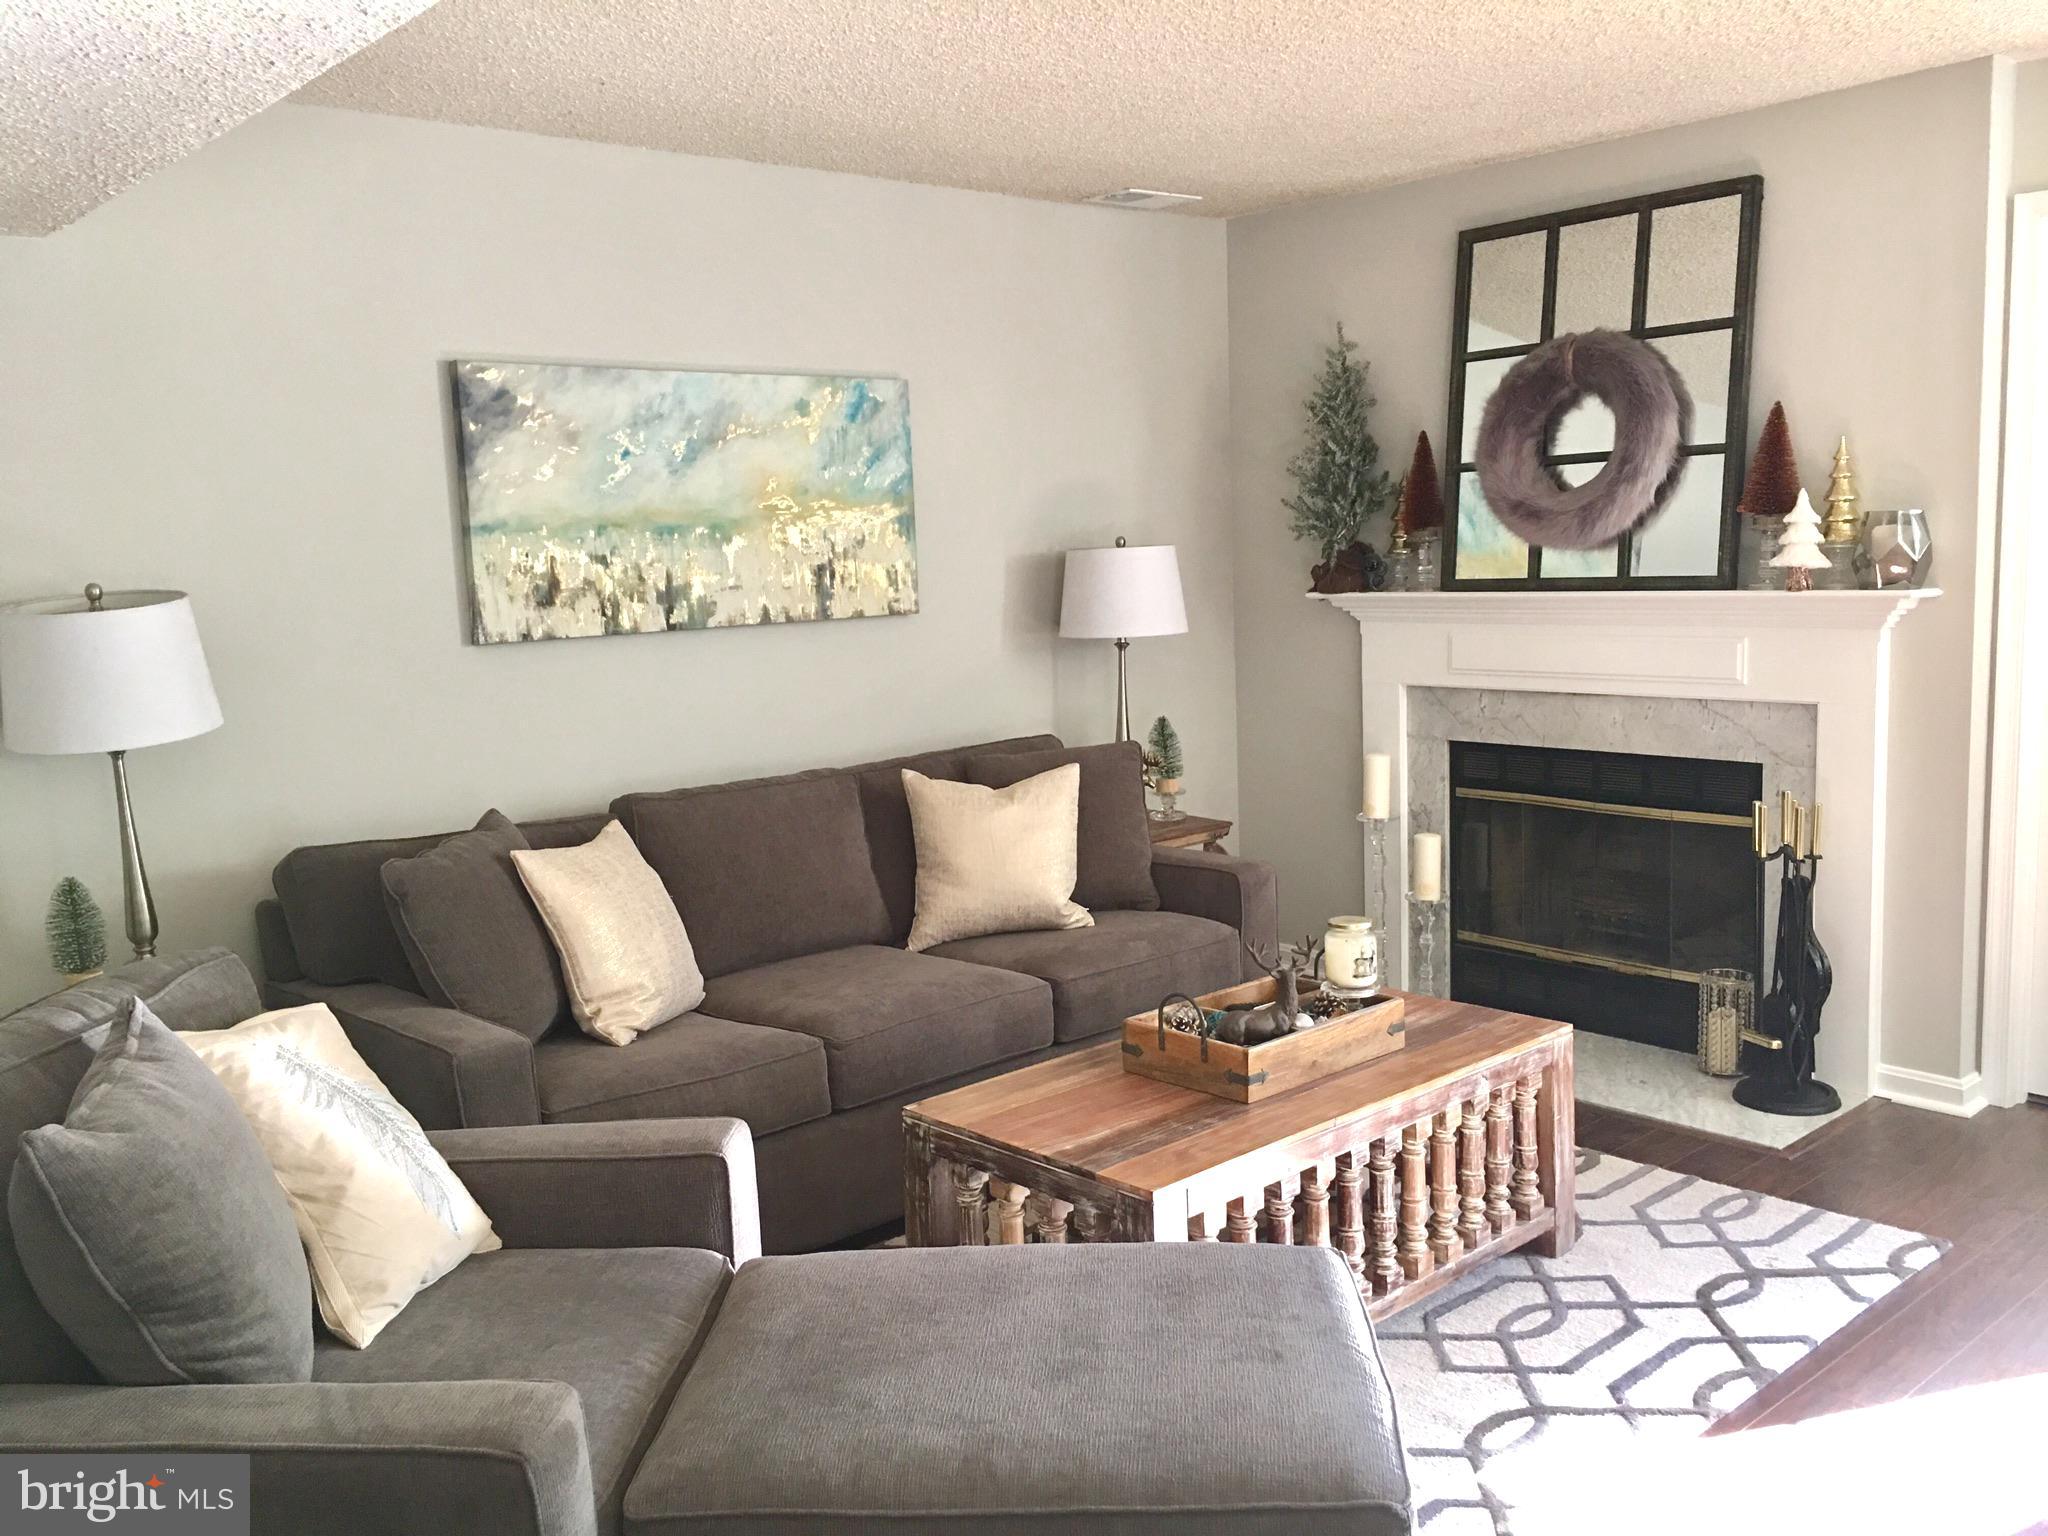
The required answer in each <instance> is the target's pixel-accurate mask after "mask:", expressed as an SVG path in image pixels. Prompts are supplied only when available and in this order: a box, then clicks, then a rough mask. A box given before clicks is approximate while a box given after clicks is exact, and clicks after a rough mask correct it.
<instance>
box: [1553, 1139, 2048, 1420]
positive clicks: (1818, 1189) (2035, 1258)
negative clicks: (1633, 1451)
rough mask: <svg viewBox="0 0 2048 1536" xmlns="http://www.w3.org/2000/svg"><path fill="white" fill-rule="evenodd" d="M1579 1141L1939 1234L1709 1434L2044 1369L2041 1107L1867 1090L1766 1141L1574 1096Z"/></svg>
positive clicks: (2047, 1152) (2047, 1302) (2046, 1260)
mask: <svg viewBox="0 0 2048 1536" xmlns="http://www.w3.org/2000/svg"><path fill="white" fill-rule="evenodd" d="M1579 1142H1580V1145H1582V1146H1586V1147H1593V1148H1596V1149H1598V1150H1600V1151H1603V1152H1611V1153H1613V1154H1615V1155H1616V1156H1619V1157H1626V1158H1630V1159H1632V1160H1634V1161H1636V1162H1643V1163H1655V1164H1656V1165H1658V1166H1659V1167H1663V1168H1671V1169H1675V1170H1677V1171H1678V1172H1681V1173H1691V1174H1696V1175H1698V1176H1699V1177H1700V1178H1703V1179H1711V1180H1714V1181H1715V1182H1717V1183H1721V1184H1732V1185H1736V1186H1738V1187H1740V1188H1743V1189H1755V1190H1761V1191H1762V1192H1764V1193H1765V1194H1771V1195H1779V1196H1783V1197H1784V1198H1786V1199H1791V1200H1798V1201H1801V1202H1803V1203H1805V1204H1807V1205H1817V1206H1822V1207H1825V1208H1826V1209H1828V1210H1833V1211H1844V1212H1847V1213H1849V1214H1850V1215H1854V1216H1866V1217H1869V1218H1870V1219H1872V1220H1874V1221H1882V1222H1887V1223H1890V1224H1891V1225H1894V1226H1900V1227H1907V1228H1911V1229H1913V1230H1915V1231H1920V1232H1927V1233H1931V1234H1933V1235H1935V1236H1938V1237H1945V1238H1947V1239H1948V1240H1949V1241H1950V1242H1951V1243H1953V1244H1954V1247H1953V1248H1952V1249H1951V1250H1950V1252H1949V1253H1948V1254H1946V1255H1945V1256H1944V1257H1943V1258H1942V1259H1941V1260H1940V1261H1939V1262H1938V1263H1936V1264H1935V1265H1933V1266H1932V1267H1931V1268H1930V1269H1928V1270H1927V1271H1925V1272H1924V1273H1922V1274H1920V1275H1917V1276H1915V1277H1914V1278H1913V1279H1912V1280H1911V1281H1909V1282H1908V1283H1907V1284H1906V1285H1905V1286H1903V1287H1901V1288H1900V1290H1899V1291H1898V1292H1896V1293H1895V1294H1894V1295H1892V1296H1889V1297H1887V1298H1886V1299H1885V1300H1884V1301H1883V1302H1881V1303H1879V1304H1878V1305H1877V1306H1875V1307H1872V1308H1871V1309H1870V1310H1869V1311H1868V1312H1866V1313H1864V1314H1863V1315H1862V1316H1861V1317H1860V1318H1859V1319H1857V1321H1856V1322H1854V1323H1852V1324H1851V1325H1850V1326H1849V1327H1847V1328H1845V1329H1844V1330H1843V1331H1842V1332H1840V1333H1838V1334H1836V1335H1835V1336H1834V1337H1833V1338H1831V1339H1829V1340H1827V1341H1826V1342H1825V1343H1824V1344H1823V1345H1822V1346H1821V1347H1820V1349H1818V1350H1817V1351H1815V1352H1814V1353H1813V1354H1812V1355H1810V1356H1808V1357H1807V1358H1806V1359H1805V1360H1804V1361H1802V1362H1801V1363H1800V1364H1799V1365H1797V1366H1795V1367H1794V1368H1793V1369H1791V1370H1789V1371H1787V1372H1786V1373H1785V1374H1784V1375H1783V1376H1781V1377H1779V1378H1778V1379H1777V1380H1776V1381H1775V1382H1773V1383H1772V1384H1771V1385H1770V1386H1769V1387H1767V1388H1766V1389H1765V1390H1764V1391H1763V1392H1761V1393H1759V1394H1758V1395H1757V1396H1756V1397H1755V1398H1754V1399H1752V1400H1751V1401H1750V1402H1749V1403H1747V1404H1746V1405H1744V1406H1743V1407H1742V1408H1740V1409H1738V1410H1736V1411H1735V1412H1734V1413H1731V1414H1729V1415H1728V1416H1727V1417H1726V1418H1724V1419H1722V1420H1721V1421H1720V1422H1719V1423H1718V1424H1716V1425H1715V1426H1714V1429H1713V1430H1712V1433H1714V1434H1717V1435H1723V1434H1735V1433H1740V1432H1741V1431H1743V1430H1746V1429H1751V1428H1762V1427H1768V1426H1772V1425H1779V1424H1788V1423H1793V1422H1797V1421H1800V1420H1804V1419H1810V1418H1813V1417H1816V1416H1818V1415H1821V1414H1829V1413H1837V1412H1840V1411H1843V1410H1845V1409H1853V1408H1866V1407H1873V1406H1876V1405H1878V1404H1883V1403H1893V1402H1898V1401H1900V1400H1902V1399H1905V1398H1909V1397H1916V1396H1920V1395H1923V1394H1926V1393H1932V1392H1941V1391H1947V1390H1949V1389H1951V1388H1956V1387H1966V1386H1975V1385H1981V1384H1985V1383H1990V1382H1995V1381H2002V1380H2008V1379H2011V1378H2014V1377H2020V1376H2029V1375H2035V1374H2039V1373H2044V1372H2048V1107H2042V1106H2039V1105H2027V1106H2023V1107H2020V1108H2016V1109H1989V1110H1985V1111H1983V1112H1982V1113H1981V1114H1979V1115H1977V1116H1976V1117H1975V1118H1974V1119H1969V1120H1961V1119H1956V1118H1954V1117H1952V1116H1948V1115H1938V1114H1933V1113H1930V1112H1929V1111H1927V1110H1919V1109H1905V1108H1902V1107H1900V1106H1899V1105H1896V1104H1892V1103H1889V1102H1887V1101H1885V1100H1882V1099H1873V1100H1871V1101H1870V1102H1869V1103H1866V1104H1864V1105H1861V1106H1860V1107H1858V1108H1857V1109H1855V1110H1854V1111H1852V1112H1851V1113H1849V1114H1847V1115H1844V1116H1843V1117H1842V1118H1841V1119H1840V1120H1837V1121H1835V1122H1833V1123H1832V1124H1829V1125H1826V1126H1823V1127H1822V1128H1821V1129H1820V1130H1819V1131H1817V1132H1815V1133H1814V1134H1813V1135H1812V1136H1810V1137H1808V1138H1806V1139H1805V1140H1804V1141H1802V1142H1800V1143H1798V1144H1796V1145H1794V1146H1792V1147H1789V1148H1786V1149H1785V1150H1784V1151H1777V1152H1773V1151H1764V1150H1759V1149H1757V1148H1755V1147H1751V1146H1741V1145H1737V1144H1735V1143H1732V1142H1728V1141H1723V1140H1720V1139H1718V1138H1715V1137H1711V1136H1707V1135H1704V1134H1702V1133H1699V1132H1695V1131H1688V1130H1684V1129H1679V1128H1675V1127H1672V1126H1668V1125H1662V1124H1659V1123H1656V1122H1652V1121H1647V1120H1639V1119H1636V1118H1634V1117H1633V1116H1629V1115H1622V1114H1616V1113H1614V1112H1613V1111H1610V1110H1604V1109H1600V1108H1598V1107H1596V1106H1593V1105H1587V1104H1581V1105H1580V1106H1579Z"/></svg>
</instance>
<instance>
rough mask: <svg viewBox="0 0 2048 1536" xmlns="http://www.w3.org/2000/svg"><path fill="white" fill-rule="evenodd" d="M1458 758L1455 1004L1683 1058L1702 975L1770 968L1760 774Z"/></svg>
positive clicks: (1700, 766)
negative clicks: (1766, 961) (1756, 809)
mask: <svg viewBox="0 0 2048 1536" xmlns="http://www.w3.org/2000/svg"><path fill="white" fill-rule="evenodd" d="M1450 746H1451V838H1450V841H1451V892H1450V896H1451V994H1452V996H1454V997H1457V998H1461V999H1464V1000H1466V1001H1470V1002H1475V1003H1482V1004H1485V1005H1487V1006H1489V1007H1494V1008H1508V1009H1513V1010H1516V1011H1518V1012H1524V1013H1535V1014H1541V1015H1544V1016H1546V1017H1549V1018H1558V1019H1565V1020H1568V1021H1570V1022H1571V1023H1573V1024H1575V1025H1578V1026H1579V1027H1581V1028H1584V1029H1589V1030H1592V1031H1594V1032H1595V1033H1599V1034H1607V1035H1619V1036H1621V1037H1623V1038H1624V1039H1630V1040H1641V1041H1645V1042H1647V1043H1649V1044H1652V1045H1662V1046H1668V1047H1670V1048H1671V1049H1673V1050H1681V1051H1691V1050H1692V1049H1693V1048H1694V1045H1695V1042H1696V1038H1697V1001H1698V984H1699V973H1700V972H1701V971H1704V970H1708V969H1710V968H1712V967H1715V966H1739V967H1741V968H1742V969H1744V970H1747V971H1748V972H1750V974H1752V975H1756V974H1758V972H1759V971H1760V970H1761V968H1762V951H1763V866H1762V865H1761V864H1759V863H1758V862H1757V860H1756V858H1755V856H1754V855H1753V854H1752V852H1751V849H1750V832H1749V825H1750V817H1749V812H1750V803H1751V802H1752V801H1754V800H1758V799H1761V798H1762V796H1763V769H1762V768H1761V767H1760V766H1758V765H1757V764H1755V763H1732V762H1721V761H1717V760H1714V759H1711V758H1683V757H1648V756H1641V755H1637V754H1635V753H1627V752H1579V751H1567V750H1563V749H1558V748H1548V747H1499V746H1487V745H1484V744H1481V743H1476V742H1464V741H1454V742H1452V743H1451V744H1450Z"/></svg>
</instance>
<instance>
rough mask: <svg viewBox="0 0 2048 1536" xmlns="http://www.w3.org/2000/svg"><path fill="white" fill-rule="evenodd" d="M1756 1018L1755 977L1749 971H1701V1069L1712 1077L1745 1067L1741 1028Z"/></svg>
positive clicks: (1728, 1073) (1733, 1073)
mask: <svg viewBox="0 0 2048 1536" xmlns="http://www.w3.org/2000/svg"><path fill="white" fill-rule="evenodd" d="M1755 1018H1756V981H1755V979H1754V978H1753V977H1751V975H1750V974H1749V972H1747V971H1738V970H1733V969H1729V968H1721V969H1716V970H1711V971H1702V972H1700V1043H1699V1063H1700V1070H1701V1071H1702V1072H1704V1073H1706V1074H1707V1075H1708V1076H1709V1077H1734V1076H1736V1075H1737V1074H1738V1073H1739V1072H1740V1071H1741V1070H1742V1068H1741V1060H1742V1032H1743V1031H1744V1030H1746V1029H1749V1028H1751V1027H1752V1026H1753V1024H1754V1022H1755Z"/></svg>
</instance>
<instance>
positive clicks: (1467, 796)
mask: <svg viewBox="0 0 2048 1536" xmlns="http://www.w3.org/2000/svg"><path fill="white" fill-rule="evenodd" d="M1452 793H1453V794H1454V795H1455V796H1456V797H1457V798H1458V799H1460V800H1499V801H1503V802H1505V803H1507V804H1509V805H1551V806H1556V807H1557V808H1558V809H1559V810H1565V811H1591V812H1592V813H1593V814H1594V815H1596V816H1633V817H1635V818H1637V819H1638V820H1640V821H1684V822H1690V823H1692V824H1693V825H1695V826H1703V827H1740V828H1741V829H1742V830H1743V831H1745V832H1747V831H1748V830H1749V829H1750V819H1749V817H1748V816H1747V815H1742V816H1730V815H1727V814H1725V813H1724V812H1721V811H1674V810H1669V809H1667V808H1666V807H1664V806H1661V805H1613V804H1610V803H1609V802H1607V801H1605V800H1572V799H1568V798H1566V797H1565V796H1563V795H1530V794H1524V793H1522V792H1521V791H1519V790H1513V789H1467V788H1462V787H1461V788H1459V789H1456V790H1453V791H1452ZM1688 974H1690V973H1688Z"/></svg>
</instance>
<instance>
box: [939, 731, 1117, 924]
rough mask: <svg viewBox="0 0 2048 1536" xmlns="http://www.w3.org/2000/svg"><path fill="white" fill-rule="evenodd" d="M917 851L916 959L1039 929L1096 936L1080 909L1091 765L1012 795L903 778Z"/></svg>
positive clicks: (1059, 772)
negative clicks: (1081, 841) (955, 942)
mask: <svg viewBox="0 0 2048 1536" xmlns="http://www.w3.org/2000/svg"><path fill="white" fill-rule="evenodd" d="M903 793H904V797H905V798H906V799H907V800H909V802H910V829H911V833H912V835H913V836H914V838H915V840H916V843H917V913H916V916H915V917H913V918H912V919H911V924H910V942H909V947H910V948H911V949H914V950H915V949H930V948H931V947H932V946H933V945H934V944H944V943H946V942H947V941H949V940H951V939H971V938H974V937H976V936H978V935H980V934H984V933H1018V932H1022V931H1024V930H1026V929H1036V928H1092V927H1094V926H1095V919H1094V918H1093V917H1092V916H1090V915H1089V912H1088V909H1087V908H1086V907H1083V906H1079V905H1077V904H1076V903H1075V902H1074V900H1073V895H1074V880H1075V878H1076V875H1077V873H1078V871H1079V869H1080V861H1079V857H1078V849H1077V828H1078V827H1079V824H1080V815H1081V765H1080V764H1079V763H1067V764H1065V765H1064V766H1062V767H1058V768H1054V769H1052V770H1051V771H1049V772H1047V773H1041V774H1038V775H1037V776H1036V777H1034V778H1029V779H1024V780H1022V781H1020V782H1018V783H1016V784H1012V785H1011V786H1010V787H1009V788H1008V789H990V788H988V787H987V786H985V785H981V784H956V783H954V782H953V781H952V780H950V779H928V778H926V777H925V776H924V775H923V774H921V773H917V772H915V771H913V770H912V769H909V768H905V769H904V770H903Z"/></svg>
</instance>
